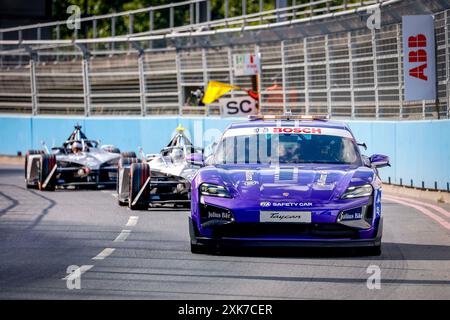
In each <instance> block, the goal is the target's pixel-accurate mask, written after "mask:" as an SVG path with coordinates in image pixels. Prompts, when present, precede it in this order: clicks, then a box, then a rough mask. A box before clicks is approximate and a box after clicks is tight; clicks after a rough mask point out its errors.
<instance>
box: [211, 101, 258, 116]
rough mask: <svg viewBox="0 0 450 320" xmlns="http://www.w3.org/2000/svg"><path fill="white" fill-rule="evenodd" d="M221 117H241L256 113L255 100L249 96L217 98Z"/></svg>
mask: <svg viewBox="0 0 450 320" xmlns="http://www.w3.org/2000/svg"><path fill="white" fill-rule="evenodd" d="M219 103H220V109H221V114H222V117H242V116H248V115H251V114H257V113H258V109H257V108H256V102H255V100H254V99H252V98H250V97H240V98H222V99H219Z"/></svg>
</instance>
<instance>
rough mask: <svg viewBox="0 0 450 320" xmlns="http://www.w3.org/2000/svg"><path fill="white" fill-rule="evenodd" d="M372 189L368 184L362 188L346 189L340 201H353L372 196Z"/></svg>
mask: <svg viewBox="0 0 450 320" xmlns="http://www.w3.org/2000/svg"><path fill="white" fill-rule="evenodd" d="M372 191H373V188H372V186H371V185H370V184H364V185H362V186H353V187H348V188H347V190H345V192H344V194H343V195H342V197H341V198H342V199H353V198H361V197H368V196H370V195H371V194H372Z"/></svg>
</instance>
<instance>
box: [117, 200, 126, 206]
mask: <svg viewBox="0 0 450 320" xmlns="http://www.w3.org/2000/svg"><path fill="white" fill-rule="evenodd" d="M117 203H118V204H119V206H121V207H125V206H127V205H128V201H122V200H120V199H118V200H117Z"/></svg>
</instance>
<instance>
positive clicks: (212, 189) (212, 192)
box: [200, 183, 231, 198]
mask: <svg viewBox="0 0 450 320" xmlns="http://www.w3.org/2000/svg"><path fill="white" fill-rule="evenodd" d="M200 193H201V194H202V195H204V196H213V197H221V198H231V196H230V193H229V192H228V190H227V189H226V188H225V187H224V186H219V185H216V184H210V183H202V184H201V185H200Z"/></svg>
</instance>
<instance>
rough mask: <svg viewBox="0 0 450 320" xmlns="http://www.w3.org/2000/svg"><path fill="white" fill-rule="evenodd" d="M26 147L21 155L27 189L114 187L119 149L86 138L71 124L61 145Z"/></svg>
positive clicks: (78, 128)
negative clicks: (68, 133) (71, 128)
mask: <svg viewBox="0 0 450 320" xmlns="http://www.w3.org/2000/svg"><path fill="white" fill-rule="evenodd" d="M44 149H45V150H29V151H28V152H27V154H26V156H25V181H26V186H27V188H32V187H37V188H39V189H40V190H55V188H56V187H57V186H62V187H69V186H70V187H78V186H92V187H98V186H104V187H106V186H115V185H116V179H117V164H118V161H119V159H120V150H119V149H118V148H116V147H114V146H112V145H103V146H101V145H100V143H99V141H96V140H90V139H88V138H87V137H86V135H85V134H84V133H83V131H81V126H79V125H77V126H75V129H74V130H73V132H72V133H71V134H70V136H69V138H68V139H67V140H66V141H65V142H64V143H63V144H62V146H61V147H55V148H51V150H48V148H47V146H46V145H45V144H44Z"/></svg>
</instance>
